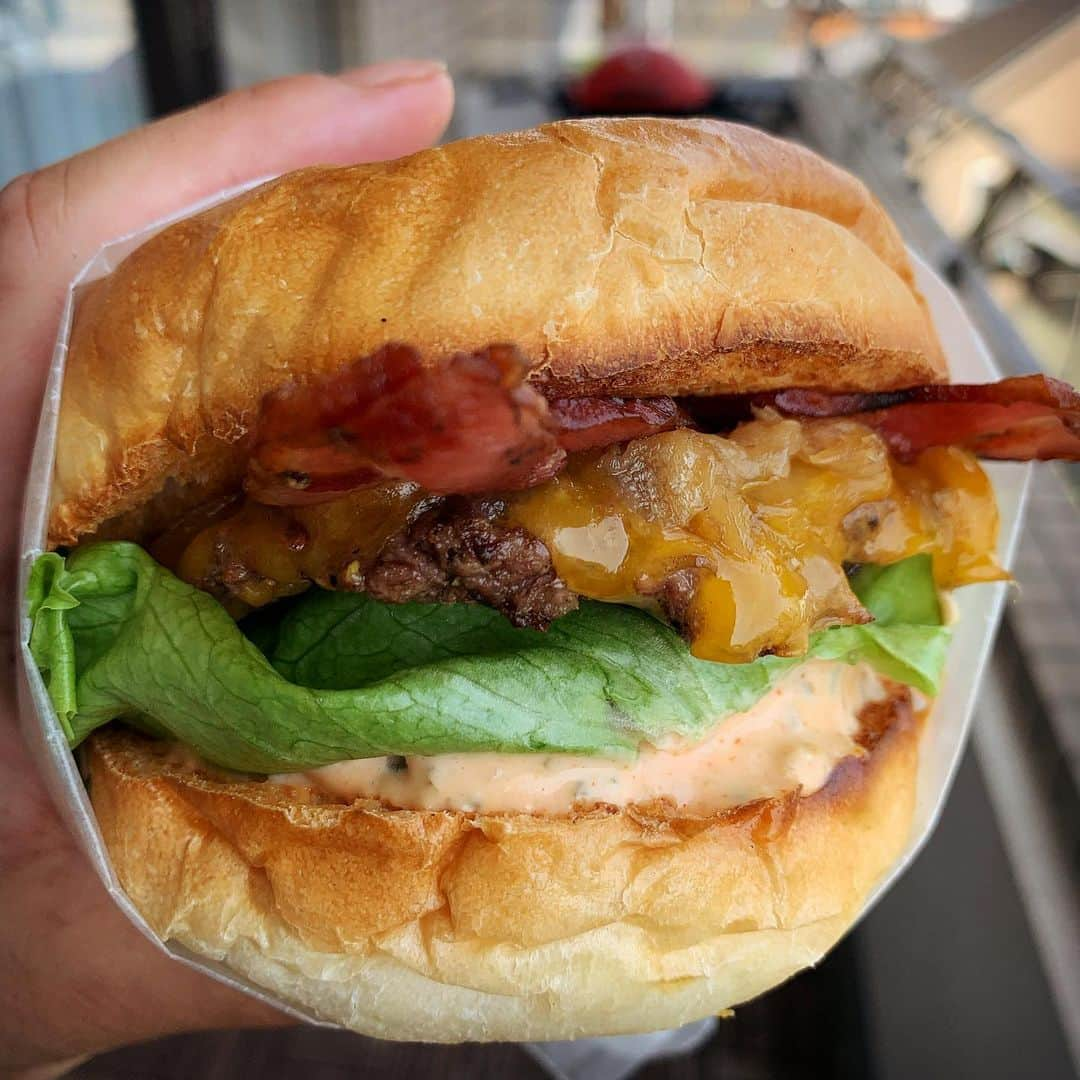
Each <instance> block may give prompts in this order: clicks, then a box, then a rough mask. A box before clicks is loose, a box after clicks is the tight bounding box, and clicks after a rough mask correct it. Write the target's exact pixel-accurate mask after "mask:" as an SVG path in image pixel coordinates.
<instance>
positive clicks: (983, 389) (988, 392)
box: [687, 375, 1080, 461]
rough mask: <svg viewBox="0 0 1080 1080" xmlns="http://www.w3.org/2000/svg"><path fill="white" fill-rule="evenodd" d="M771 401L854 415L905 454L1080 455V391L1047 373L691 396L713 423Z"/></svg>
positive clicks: (799, 412) (801, 412)
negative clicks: (860, 389) (945, 449)
mask: <svg viewBox="0 0 1080 1080" xmlns="http://www.w3.org/2000/svg"><path fill="white" fill-rule="evenodd" d="M766 407H768V408H773V409H775V410H776V411H777V412H779V413H780V414H781V415H783V416H792V417H815V418H820V417H830V416H850V417H851V418H852V419H854V420H858V421H859V422H860V423H863V424H866V425H867V426H868V427H872V428H874V429H875V430H876V431H877V432H878V433H879V434H880V435H881V436H882V438H883V439H884V440H885V442H886V443H887V444H888V446H889V449H890V450H891V451H892V452H893V453H894V454H895V455H896V456H897V457H898V458H900V459H901V460H902V461H910V460H911V459H913V458H915V457H916V456H918V454H919V453H920V452H921V451H923V450H925V449H927V448H928V447H931V446H962V447H964V448H966V449H968V450H971V451H972V452H973V453H975V454H977V455H978V456H979V457H982V458H998V459H1003V460H1009V461H1049V460H1053V459H1057V460H1067V461H1077V460H1080V394H1078V393H1077V392H1076V391H1075V390H1074V389H1073V388H1072V387H1071V386H1069V384H1068V383H1065V382H1062V381H1061V380H1060V379H1052V378H1050V377H1048V376H1046V375H1025V376H1021V377H1019V378H1013V379H1002V380H1000V381H999V382H996V383H983V384H951V385H950V384H942V385H933V386H915V387H911V388H910V389H906V390H897V391H893V392H890V393H882V394H830V393H827V392H825V391H821V390H779V391H775V392H773V393H768V394H740V395H730V396H722V397H716V398H711V399H702V401H701V402H699V403H690V402H687V408H688V409H689V410H690V411H691V412H692V413H693V414H694V415H695V417H696V418H697V419H699V420H701V421H703V422H705V423H706V424H707V425H708V426H710V427H713V428H717V427H724V426H731V425H733V424H735V423H737V422H738V421H739V420H742V419H748V418H749V417H750V416H751V415H752V412H753V410H754V409H759V408H766Z"/></svg>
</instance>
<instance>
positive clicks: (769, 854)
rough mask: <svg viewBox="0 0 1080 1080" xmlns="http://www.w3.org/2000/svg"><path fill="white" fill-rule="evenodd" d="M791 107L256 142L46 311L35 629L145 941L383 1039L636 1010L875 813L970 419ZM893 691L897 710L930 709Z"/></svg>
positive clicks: (880, 223) (725, 1004) (884, 793)
mask: <svg viewBox="0 0 1080 1080" xmlns="http://www.w3.org/2000/svg"><path fill="white" fill-rule="evenodd" d="M947 377H948V371H947V367H946V362H945V359H944V357H943V355H942V351H941V348H940V346H939V343H938V340H937V338H936V336H935V332H934V328H933V326H932V324H931V320H930V317H929V314H928V311H927V307H926V304H925V302H924V300H923V298H922V297H921V296H920V294H919V292H918V290H917V288H916V287H915V284H914V280H913V277H912V271H911V267H910V265H909V262H908V259H907V256H906V253H905V249H904V246H903V244H902V242H901V239H900V237H899V235H898V233H897V230H896V228H895V227H894V226H893V224H892V223H891V222H890V220H889V218H888V217H887V216H886V214H885V213H884V211H883V210H882V208H881V207H880V206H879V205H878V203H877V202H876V201H875V200H874V199H873V197H872V196H871V195H870V194H869V193H868V191H867V190H866V188H865V187H864V186H863V185H862V184H861V183H860V182H859V181H857V180H855V179H854V178H853V177H851V176H849V175H847V174H846V173H844V172H842V171H841V170H839V169H837V168H834V167H833V166H831V165H829V164H827V163H826V162H824V161H823V160H821V159H820V158H818V157H817V156H815V155H814V154H813V153H811V152H809V151H808V150H806V149H803V148H801V147H798V146H794V145H791V144H788V143H785V142H781V141H778V140H776V139H774V138H771V137H769V136H767V135H764V134H762V133H760V132H757V131H753V130H750V129H746V128H742V127H737V126H732V125H728V124H722V123H716V122H711V121H705V120H667V121H665V120H644V119H620V120H609V121H573V122H565V123H557V124H550V125H547V126H544V127H539V128H536V129H534V130H530V131H524V132H518V133H514V134H506V135H497V136H490V137H483V138H476V139H469V140H465V141H462V142H456V143H452V144H450V145H447V146H443V147H439V148H437V149H432V150H427V151H424V152H421V153H418V154H415V155H413V156H411V157H407V158H403V159H401V160H398V161H393V162H385V163H377V164H366V165H357V166H351V167H346V168H312V169H306V170H302V171H300V172H295V173H291V174H289V175H286V176H283V177H281V178H279V179H276V180H273V181H271V182H269V183H267V184H264V185H263V186H261V187H258V188H255V189H254V190H252V191H249V192H247V193H246V194H244V195H241V196H240V197H238V198H234V199H232V200H231V201H229V202H226V203H224V204H222V205H219V206H217V207H215V208H213V209H210V210H207V211H205V212H202V213H199V214H197V215H196V216H194V217H190V218H188V219H186V220H183V221H180V222H179V223H177V224H173V225H171V226H170V227H168V228H166V229H164V230H163V231H161V232H159V233H158V234H157V235H155V236H153V238H152V239H149V240H148V241H146V242H145V243H143V244H142V246H140V247H139V248H138V249H137V250H135V251H134V252H133V253H132V254H130V255H129V256H128V257H127V258H126V259H125V260H124V261H123V262H122V263H121V264H120V265H119V266H118V267H117V268H116V269H115V270H113V271H112V273H110V274H109V275H108V276H107V277H104V278H102V279H100V280H98V281H96V282H94V283H93V284H92V285H90V286H89V287H88V288H87V289H86V290H85V292H84V293H83V294H82V296H81V298H80V300H79V303H78V306H77V310H76V312H75V316H74V323H73V328H72V333H71V338H70V346H69V352H68V360H67V369H66V373H65V377H64V384H63V395H62V404H61V410H60V416H59V427H58V436H57V444H56V454H55V466H54V474H53V482H52V503H51V512H50V519H49V538H48V546H49V550H48V551H46V552H44V553H42V554H41V555H40V556H39V557H38V559H37V561H36V562H35V564H34V567H33V572H32V575H31V580H30V586H29V595H28V598H27V602H28V612H29V615H30V617H31V620H32V633H31V637H30V642H29V644H30V648H31V651H32V653H33V656H34V658H35V661H36V664H37V667H38V669H39V672H40V675H41V677H42V680H43V683H44V685H45V687H46V688H47V690H48V693H49V697H50V699H51V702H52V704H53V707H54V709H55V713H56V718H57V720H58V721H59V723H60V725H61V726H62V728H63V731H64V732H65V734H66V736H67V739H68V741H69V743H70V745H71V747H72V748H73V749H75V750H76V752H77V754H78V755H79V759H80V762H81V766H82V769H83V773H84V776H85V779H86V783H87V785H88V788H89V794H90V798H91V801H92V804H93V808H94V812H95V814H96V817H97V822H98V825H99V827H100V831H101V835H102V838H103V840H104V844H105V847H106V848H107V850H108V853H109V857H110V859H111V862H112V865H113V866H114V867H115V870H116V873H117V875H118V877H119V880H120V882H121V883H122V886H123V888H124V890H125V891H126V893H127V895H128V896H129V897H130V899H131V901H132V903H133V904H134V905H135V907H136V908H137V909H138V910H139V911H140V912H141V913H142V915H143V916H144V917H145V919H146V921H147V922H148V924H149V925H150V926H151V927H152V928H153V930H154V931H155V932H156V933H157V934H158V935H160V937H161V938H162V939H166V940H170V941H172V942H175V943H178V944H179V945H182V946H184V947H185V948H186V949H187V950H190V952H192V953H194V954H196V955H199V956H203V957H208V958H212V959H213V960H215V961H219V962H221V963H223V964H224V965H226V966H227V967H228V968H230V969H232V970H233V971H235V972H237V973H240V974H241V975H242V976H244V977H245V978H246V979H247V980H249V981H250V982H251V983H254V984H256V985H258V986H260V987H263V988H265V989H266V990H268V991H270V992H272V993H273V994H275V995H277V996H278V998H279V999H281V1000H283V1001H285V1002H289V1003H292V1004H294V1005H298V1006H301V1007H303V1008H305V1009H307V1010H309V1011H310V1012H312V1013H314V1014H317V1015H318V1016H320V1017H324V1018H326V1019H329V1020H333V1021H337V1022H340V1023H342V1024H344V1025H347V1026H349V1027H351V1028H353V1029H355V1030H358V1031H362V1032H366V1033H368V1034H370V1035H375V1036H380V1037H383V1038H396V1039H421V1040H432V1041H456V1040H499V1039H552V1038H569V1037H574V1036H580V1035H596V1034H615V1033H620V1032H632V1031H643V1030H649V1029H657V1028H662V1027H668V1026H674V1025H677V1024H681V1023H684V1022H687V1021H690V1020H692V1019H695V1018H698V1017H701V1016H704V1015H706V1014H709V1013H716V1012H718V1011H721V1010H724V1009H727V1008H729V1007H730V1006H732V1005H735V1004H737V1003H739V1002H743V1001H745V1000H747V999H749V998H751V997H753V996H754V995H757V994H760V993H761V992H763V991H765V990H767V989H768V988H769V987H772V986H774V985H775V984H777V983H779V982H781V981H782V980H784V979H786V978H788V977H789V976H791V975H792V974H793V973H794V972H796V971H798V970H799V969H801V968H803V967H806V966H807V965H810V964H813V963H815V962H816V961H818V960H819V959H820V958H821V957H822V956H823V955H824V954H825V952H826V951H827V950H828V949H829V947H830V946H831V945H833V944H834V943H835V942H836V941H837V940H838V938H839V937H840V936H841V935H842V934H843V933H844V932H845V930H846V929H847V928H848V927H849V926H850V925H851V923H852V922H853V920H854V919H855V917H856V916H857V914H858V912H859V911H860V909H861V907H862V905H863V903H864V901H865V900H866V898H867V896H868V895H869V893H870V892H871V891H872V890H873V888H874V886H875V883H877V882H878V881H879V880H880V879H881V877H882V875H883V874H884V873H885V872H886V871H887V870H888V869H889V868H890V867H891V866H892V865H893V863H894V861H895V859H896V857H897V855H898V853H899V852H900V851H901V850H902V849H903V847H904V845H905V842H906V840H907V838H908V834H909V830H910V828H911V821H912V814H913V805H914V798H915V780H916V768H917V761H918V752H919V740H920V733H921V731H922V729H923V727H924V726H925V724H926V723H927V722H928V721H927V719H926V714H927V709H928V706H929V704H930V702H931V701H932V699H933V697H934V695H935V694H936V693H937V691H938V688H939V683H940V677H941V670H942V664H943V661H944V658H945V655H946V650H947V647H948V640H949V634H950V631H949V628H948V626H947V625H946V624H947V621H948V620H947V617H946V612H947V605H946V604H945V603H944V601H943V598H944V596H945V595H946V594H947V593H948V592H949V591H950V590H952V589H954V588H957V587H960V586H966V585H974V584H977V583H980V582H988V581H994V580H998V579H1001V578H1003V577H1004V576H1006V575H1005V572H1004V570H1003V569H1002V567H1001V566H1000V565H999V564H998V562H997V560H996V558H995V554H994V552H995V543H996V534H997V512H996V508H995V504H994V495H993V490H992V488H991V485H990V483H989V481H988V480H987V477H986V476H985V474H984V473H983V471H982V469H981V468H980V465H979V464H978V461H977V458H978V457H980V456H981V457H999V458H1019V459H1032V458H1049V457H1071V458H1076V457H1077V456H1080V438H1078V431H1080V397H1078V396H1077V394H1076V393H1075V392H1073V391H1072V390H1071V389H1070V388H1069V387H1067V386H1065V385H1064V384H1062V383H1058V382H1055V381H1054V380H1051V379H1045V378H1042V377H1030V378H1024V379H1013V380H1006V381H1004V382H1001V383H996V384H992V385H988V386H954V385H950V384H949V383H948V382H947ZM929 722H932V721H929Z"/></svg>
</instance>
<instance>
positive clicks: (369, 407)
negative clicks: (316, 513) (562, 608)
mask: <svg viewBox="0 0 1080 1080" xmlns="http://www.w3.org/2000/svg"><path fill="white" fill-rule="evenodd" d="M527 373H528V366H527V365H526V363H525V361H524V360H523V359H522V357H521V355H520V354H519V353H518V351H517V350H516V349H514V348H513V347H512V346H508V345H492V346H489V347H488V348H487V349H484V350H483V351H481V352H478V353H473V354H471V355H466V354H464V353H459V354H456V355H454V356H452V357H451V358H450V359H448V360H446V361H444V362H442V363H440V364H438V365H434V366H432V365H425V364H424V363H423V361H422V360H421V357H420V355H419V354H418V353H417V352H416V351H415V350H414V349H412V348H409V347H408V346H405V345H387V346H384V347H383V348H382V349H380V350H379V351H378V352H377V353H375V354H373V355H372V356H369V357H366V358H364V359H363V360H359V361H357V362H356V363H355V364H353V365H352V366H351V367H349V368H348V369H346V370H345V371H343V372H340V373H337V374H335V375H332V376H328V377H325V378H322V379H319V380H316V381H315V382H312V383H309V384H307V385H305V386H302V387H291V388H289V389H287V390H283V391H279V392H277V393H274V394H269V395H267V397H266V399H265V400H264V402H263V407H262V413H261V415H260V418H259V424H258V429H257V435H256V441H255V448H254V451H253V455H252V459H251V463H250V466H249V471H248V477H247V483H246V487H247V490H248V493H249V494H250V495H251V496H252V497H253V498H254V499H256V500H258V501H260V502H264V503H270V504H274V505H292V506H295V505H303V504H308V503H315V502H324V501H327V500H329V499H333V498H337V497H338V496H340V495H343V494H346V493H347V492H349V491H354V490H356V489H358V488H361V487H366V486H370V485H372V484H375V483H378V482H379V481H380V480H383V479H386V478H393V479H399V480H410V481H412V482H414V483H416V484H419V485H420V486H421V487H422V488H424V489H426V490H427V491H430V492H432V493H433V494H471V493H478V492H492V491H513V490H518V489H521V488H526V487H532V486H534V485H535V484H540V483H543V482H544V481H545V480H548V479H550V478H551V477H552V476H554V475H555V474H556V473H557V472H558V471H559V470H560V469H561V468H562V466H563V463H564V462H565V460H566V455H567V453H568V452H574V451H577V450H584V449H589V448H593V447H601V446H607V445H610V444H611V443H614V442H622V441H624V440H627V439H632V438H637V437H638V436H640V435H646V434H649V433H650V432H655V431H666V430H668V429H670V428H672V427H676V426H678V425H680V424H683V423H685V422H687V420H686V416H685V414H684V413H683V412H682V411H681V410H680V409H679V407H678V406H677V405H676V404H675V402H674V401H673V400H672V399H671V398H657V399H649V400H642V399H632V398H631V399H623V398H614V397H610V398H595V397H594V398H561V399H558V400H556V401H553V402H551V403H550V404H549V403H548V402H547V401H546V400H545V399H544V397H543V396H542V395H541V394H540V393H539V392H538V391H537V390H535V389H533V388H532V387H531V386H529V385H527V384H526V383H525V376H526V374H527Z"/></svg>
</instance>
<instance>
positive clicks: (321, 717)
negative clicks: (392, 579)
mask: <svg viewBox="0 0 1080 1080" xmlns="http://www.w3.org/2000/svg"><path fill="white" fill-rule="evenodd" d="M853 583H854V586H855V588H856V590H857V591H858V592H859V594H860V597H861V598H862V600H863V602H864V603H865V604H866V605H867V607H869V608H870V610H871V611H873V612H874V613H875V615H876V616H877V620H878V621H877V622H875V623H872V624H870V625H867V626H851V627H840V628H836V629H832V630H826V631H823V632H821V633H819V634H816V635H815V636H814V637H813V639H812V644H811V648H810V654H809V655H812V656H816V657H821V658H828V659H838V660H844V661H848V662H852V663H854V662H856V661H860V660H865V661H868V662H869V663H871V664H873V665H874V666H875V667H876V668H877V669H878V670H880V671H881V672H882V673H883V674H885V675H888V676H890V677H892V678H894V679H897V680H899V681H902V682H906V683H909V684H910V685H912V686H916V687H918V688H919V689H921V690H924V691H926V692H927V693H931V694H933V693H935V692H936V689H937V682H938V679H939V676H940V673H941V668H942V665H943V663H944V658H945V652H946V648H947V645H948V639H949V631H948V630H947V629H946V628H945V627H944V626H942V625H941V614H940V610H939V608H938V605H937V596H936V592H935V590H934V584H933V579H932V577H931V574H930V562H929V559H928V558H926V557H917V558H914V559H909V560H906V561H905V562H903V563H898V564H896V565H895V566H893V567H887V568H873V570H870V569H869V568H868V569H866V570H864V571H861V572H860V574H857V575H856V576H855V577H854V579H853ZM28 610H29V613H30V616H31V619H32V632H31V637H30V648H31V651H32V653H33V656H34V659H35V660H36V662H37V665H38V668H39V670H40V671H41V674H42V677H43V679H44V681H45V685H46V687H47V689H48V691H49V694H50V697H51V698H52V701H53V704H54V706H55V708H56V712H57V715H58V717H59V719H60V722H61V724H62V725H63V727H64V730H65V731H66V733H67V735H68V738H69V741H70V743H71V745H72V746H76V745H78V743H79V742H80V741H81V740H82V739H84V738H85V737H86V736H87V735H88V734H89V733H90V732H91V731H93V730H94V729H95V728H97V727H100V726H101V725H102V724H106V723H108V722H109V721H111V720H116V719H123V720H126V721H128V722H129V723H132V724H134V725H136V726H138V727H141V728H143V729H145V730H148V731H150V732H153V733H157V734H168V735H171V736H173V737H175V738H177V739H180V740H181V741H183V742H185V743H187V744H188V745H190V746H191V747H193V748H194V749H195V750H197V751H198V752H199V753H200V754H202V755H203V756H204V757H206V758H208V759H209V760H211V761H213V762H216V763H218V764H220V765H223V766H227V767H229V768H233V769H238V770H243V771H248V772H279V771H283V770H290V769H301V768H310V767H313V766H318V765H325V764H329V763H331V762H334V761H341V760H344V759H348V758H358V757H373V756H381V755H384V754H438V753H451V752H460V751H481V750H498V751H509V752H516V753H529V752H552V751H555V752H568V753H584V754H606V755H617V756H622V755H628V754H632V753H633V752H634V751H635V750H636V748H637V747H638V746H639V745H640V744H641V743H642V742H643V741H652V740H655V739H658V738H660V737H662V736H664V735H670V734H675V733H677V734H680V735H685V736H691V737H692V736H695V735H700V734H703V733H704V732H705V730H706V729H707V728H709V727H710V726H712V725H713V724H715V723H716V721H717V720H718V719H721V718H722V717H724V716H726V715H729V714H731V713H734V712H739V711H742V710H744V709H747V708H749V707H750V706H751V705H753V704H754V702H755V701H757V700H758V699H759V698H760V697H761V695H762V694H764V693H765V692H766V691H767V690H768V689H769V688H770V687H771V686H772V685H773V684H774V683H775V682H776V681H777V680H778V679H779V678H780V677H781V676H782V675H783V674H784V673H785V672H787V671H789V670H791V669H792V668H793V667H795V666H796V665H797V664H799V663H801V662H802V658H780V657H762V658H760V659H758V660H756V661H754V662H753V663H749V664H716V663H710V662H708V661H703V660H698V659H695V658H694V657H693V656H691V655H690V652H689V650H688V649H687V647H686V645H685V644H684V642H683V641H682V640H681V639H680V638H679V637H678V635H677V634H675V633H674V632H673V631H672V630H671V629H670V628H669V627H667V626H665V625H663V624H662V623H660V622H658V621H657V620H655V619H653V618H651V617H650V616H649V615H647V614H645V613H643V612H641V611H637V610H635V609H633V608H628V607H622V606H619V605H614V604H599V603H591V602H585V603H583V604H582V606H581V609H580V610H579V611H577V612H574V613H572V614H570V615H567V616H565V617H564V618H562V619H560V620H559V621H558V622H557V623H555V625H554V626H552V628H551V629H550V630H549V631H547V632H546V633H540V632H537V631H533V630H518V629H515V628H513V627H512V626H510V625H509V623H507V622H506V620H505V619H504V618H503V617H502V616H501V615H499V614H497V613H496V612H493V611H491V610H489V609H487V608H483V607H477V606H471V605H464V604H454V605H431V604H403V605H389V604H382V603H379V602H378V601H375V600H372V599H371V598H370V597H367V596H364V595H353V594H347V593H329V592H322V591H319V590H312V591H311V592H309V593H307V594H305V595H303V596H302V597H300V598H298V599H297V600H296V601H293V602H285V603H280V604H275V605H273V606H272V607H271V608H270V609H268V610H266V611H265V612H262V613H260V614H259V615H258V616H257V617H255V618H253V619H250V620H247V621H246V623H245V624H244V626H243V627H241V626H238V625H237V624H236V623H235V622H234V621H233V619H232V618H231V617H230V616H229V615H228V614H227V613H226V611H225V610H224V608H222V607H221V605H220V604H219V603H218V602H217V601H216V600H215V599H214V598H213V597H211V596H209V595H207V594H206V593H204V592H201V591H199V590H198V589H195V588H192V587H191V586H190V585H187V584H185V583H184V582H182V581H180V580H179V579H178V578H176V577H175V576H174V575H173V574H171V573H170V572H169V571H168V570H166V569H165V568H164V567H162V566H160V565H159V564H157V563H156V562H155V561H154V560H153V559H152V558H151V557H150V556H149V555H148V554H147V553H146V552H145V551H143V550H142V549H141V548H139V547H137V546H136V545H134V544H129V543H119V542H114V543H102V544H96V545H91V546H89V547H86V548H81V549H78V550H77V551H75V552H74V553H73V554H72V555H70V556H68V557H67V558H66V559H64V558H62V557H61V556H60V555H57V554H46V555H42V556H40V558H39V559H38V560H37V562H36V563H35V565H34V568H33V572H32V574H31V580H30V586H29V596H28Z"/></svg>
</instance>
